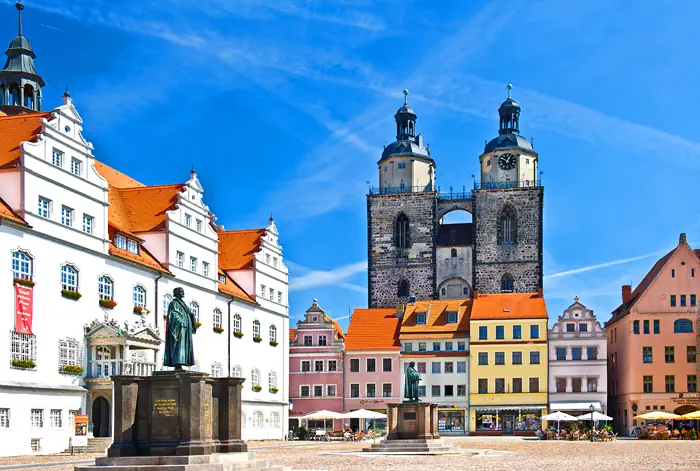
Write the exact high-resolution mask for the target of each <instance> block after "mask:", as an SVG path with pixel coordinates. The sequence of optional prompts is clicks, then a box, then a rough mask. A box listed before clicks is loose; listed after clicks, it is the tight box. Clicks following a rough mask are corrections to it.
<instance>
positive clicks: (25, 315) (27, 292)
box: [15, 283, 34, 335]
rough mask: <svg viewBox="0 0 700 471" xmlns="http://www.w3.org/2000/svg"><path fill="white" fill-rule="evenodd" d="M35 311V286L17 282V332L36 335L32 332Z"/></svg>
mask: <svg viewBox="0 0 700 471" xmlns="http://www.w3.org/2000/svg"><path fill="white" fill-rule="evenodd" d="M33 311H34V290H33V288H31V287H29V286H22V285H19V284H17V283H15V332H17V333H18V334H32V335H34V333H33V332H32V315H33Z"/></svg>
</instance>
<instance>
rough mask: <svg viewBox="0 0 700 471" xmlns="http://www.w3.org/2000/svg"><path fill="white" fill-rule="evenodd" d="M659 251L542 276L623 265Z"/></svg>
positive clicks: (564, 274) (656, 254)
mask: <svg viewBox="0 0 700 471" xmlns="http://www.w3.org/2000/svg"><path fill="white" fill-rule="evenodd" d="M661 253H663V251H659V250H657V251H656V252H652V253H648V254H644V255H638V256H636V257H630V258H622V259H619V260H611V261H609V262H603V263H597V264H595V265H588V266H586V267H580V268H574V269H571V270H565V271H561V272H558V273H551V274H549V275H545V276H544V278H545V279H552V278H561V277H563V276H571V275H578V274H579V273H585V272H588V271H592V270H598V269H600V268H607V267H613V266H615V265H623V264H625V263H631V262H636V261H638V260H644V259H645V258H651V257H654V256H658V255H659V254H661Z"/></svg>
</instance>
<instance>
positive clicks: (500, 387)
mask: <svg viewBox="0 0 700 471" xmlns="http://www.w3.org/2000/svg"><path fill="white" fill-rule="evenodd" d="M495 392H496V394H504V393H505V392H506V380H505V378H496V384H495Z"/></svg>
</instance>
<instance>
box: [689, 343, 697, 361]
mask: <svg viewBox="0 0 700 471" xmlns="http://www.w3.org/2000/svg"><path fill="white" fill-rule="evenodd" d="M686 361H687V362H688V363H696V362H697V361H698V348H697V347H696V346H695V345H691V346H688V347H687V350H686Z"/></svg>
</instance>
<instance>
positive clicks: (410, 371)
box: [403, 361, 420, 402]
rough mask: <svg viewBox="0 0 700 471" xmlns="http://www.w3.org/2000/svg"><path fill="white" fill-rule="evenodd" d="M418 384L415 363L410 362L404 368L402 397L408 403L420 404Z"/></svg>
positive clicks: (418, 377)
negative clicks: (404, 377)
mask: <svg viewBox="0 0 700 471" xmlns="http://www.w3.org/2000/svg"><path fill="white" fill-rule="evenodd" d="M419 382H420V374H419V373H418V371H416V363H415V362H413V361H412V362H410V363H409V364H408V368H406V380H405V385H404V393H403V395H404V397H405V398H406V399H408V402H420V399H418V383H419Z"/></svg>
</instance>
